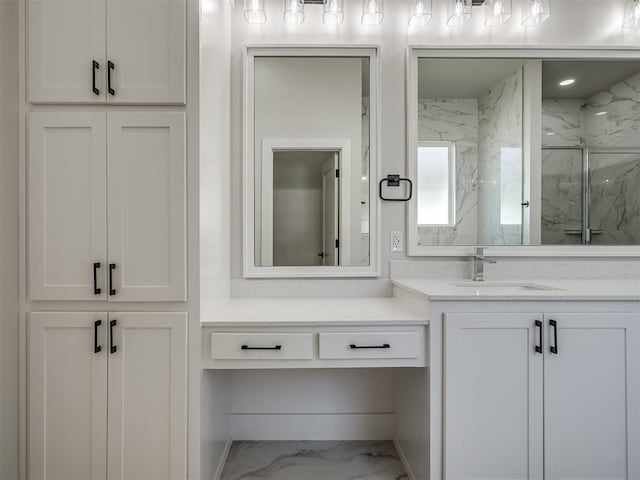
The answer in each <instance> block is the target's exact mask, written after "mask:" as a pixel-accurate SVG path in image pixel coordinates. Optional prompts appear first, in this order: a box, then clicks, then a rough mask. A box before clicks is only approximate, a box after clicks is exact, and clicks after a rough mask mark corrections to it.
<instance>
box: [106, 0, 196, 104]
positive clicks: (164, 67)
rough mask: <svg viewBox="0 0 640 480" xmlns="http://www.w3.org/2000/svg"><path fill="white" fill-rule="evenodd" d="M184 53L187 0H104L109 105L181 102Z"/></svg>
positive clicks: (183, 93) (183, 82)
mask: <svg viewBox="0 0 640 480" xmlns="http://www.w3.org/2000/svg"><path fill="white" fill-rule="evenodd" d="M185 55H186V0H107V60H108V62H110V67H111V69H110V72H109V73H108V75H110V77H111V81H110V83H111V88H112V89H113V90H111V91H110V93H109V94H108V95H107V101H108V102H109V103H160V104H184V103H185V68H186V58H185ZM108 68H109V67H108Z"/></svg>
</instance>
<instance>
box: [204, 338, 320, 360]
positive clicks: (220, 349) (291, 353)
mask: <svg viewBox="0 0 640 480" xmlns="http://www.w3.org/2000/svg"><path fill="white" fill-rule="evenodd" d="M211 358H212V359H214V360H311V359H313V334H311V333H227V332H224V333H223V332H213V333H212V334H211Z"/></svg>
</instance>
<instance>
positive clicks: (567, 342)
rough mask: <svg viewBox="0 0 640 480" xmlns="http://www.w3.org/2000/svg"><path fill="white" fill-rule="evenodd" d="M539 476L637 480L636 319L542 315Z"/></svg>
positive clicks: (639, 386)
mask: <svg viewBox="0 0 640 480" xmlns="http://www.w3.org/2000/svg"><path fill="white" fill-rule="evenodd" d="M545 319H546V320H547V322H546V325H547V326H548V327H549V330H548V332H549V335H550V341H549V344H550V345H551V346H553V345H555V342H554V336H555V335H554V333H555V332H554V329H553V327H552V326H549V321H550V320H554V321H556V322H557V330H558V331H557V337H558V343H557V349H558V350H557V354H554V353H552V352H550V351H549V349H547V351H546V352H545V367H544V388H545V478H546V479H547V480H560V479H562V480H570V479H574V480H580V479H585V478H606V479H635V478H640V465H639V462H640V455H639V453H640V443H639V439H638V434H639V433H640V402H639V400H640V399H639V396H640V364H639V363H640V357H639V350H640V330H639V329H638V323H639V322H640V319H638V317H637V315H624V314H575V315H571V314H558V315H553V314H552V315H545Z"/></svg>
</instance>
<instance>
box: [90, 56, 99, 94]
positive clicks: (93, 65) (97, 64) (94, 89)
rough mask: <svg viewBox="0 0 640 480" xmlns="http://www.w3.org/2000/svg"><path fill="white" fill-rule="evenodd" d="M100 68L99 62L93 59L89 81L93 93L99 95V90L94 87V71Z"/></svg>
mask: <svg viewBox="0 0 640 480" xmlns="http://www.w3.org/2000/svg"><path fill="white" fill-rule="evenodd" d="M98 70H100V64H99V63H98V62H96V61H95V60H92V62H91V79H92V80H91V81H92V86H93V93H95V94H96V95H100V90H99V89H98V87H96V71H98Z"/></svg>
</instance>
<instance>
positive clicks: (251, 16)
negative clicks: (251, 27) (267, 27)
mask: <svg viewBox="0 0 640 480" xmlns="http://www.w3.org/2000/svg"><path fill="white" fill-rule="evenodd" d="M244 19H245V20H246V21H247V23H266V21H267V12H266V11H265V9H264V0H244Z"/></svg>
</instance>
